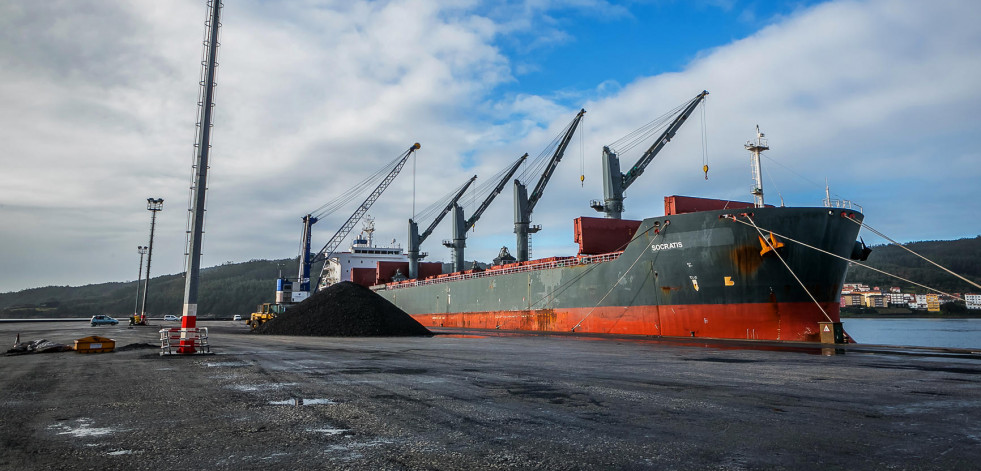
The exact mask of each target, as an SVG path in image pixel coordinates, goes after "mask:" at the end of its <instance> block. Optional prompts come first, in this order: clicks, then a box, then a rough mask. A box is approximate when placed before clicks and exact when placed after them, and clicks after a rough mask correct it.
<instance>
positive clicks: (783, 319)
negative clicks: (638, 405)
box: [412, 303, 840, 342]
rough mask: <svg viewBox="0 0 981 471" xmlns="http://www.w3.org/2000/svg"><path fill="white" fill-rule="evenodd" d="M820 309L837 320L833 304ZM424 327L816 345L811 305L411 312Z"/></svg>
mask: <svg viewBox="0 0 981 471" xmlns="http://www.w3.org/2000/svg"><path fill="white" fill-rule="evenodd" d="M821 307H822V308H823V309H824V310H825V312H827V313H828V316H830V317H831V320H832V321H833V322H839V320H840V319H839V308H840V306H839V305H838V304H837V303H824V304H822V305H821ZM412 317H413V318H415V320H417V321H419V323H421V324H422V325H424V326H426V327H458V328H470V329H501V330H527V331H534V332H579V333H593V334H618V335H655V336H667V337H701V338H718V339H752V340H783V341H791V342H819V341H820V332H819V330H818V327H819V326H818V322H826V321H828V318H827V317H825V315H824V313H822V312H821V310H820V309H818V307H817V305H816V304H814V303H760V304H695V305H668V306H633V307H597V308H571V309H541V310H526V311H484V312H456V313H445V314H413V315H412Z"/></svg>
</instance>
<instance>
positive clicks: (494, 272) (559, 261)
mask: <svg viewBox="0 0 981 471" xmlns="http://www.w3.org/2000/svg"><path fill="white" fill-rule="evenodd" d="M622 253H623V252H622V251H620V252H610V253H604V254H598V255H579V256H575V257H552V258H546V259H542V260H532V261H530V262H520V263H512V264H508V265H503V266H501V267H499V268H498V267H495V268H489V269H487V270H484V271H477V272H471V273H466V272H463V273H459V272H458V273H448V274H443V275H438V276H436V277H434V278H427V279H424V280H406V281H401V282H393V283H386V284H384V285H377V286H373V287H372V289H376V290H378V289H382V288H383V287H384V289H402V288H412V287H414V286H424V285H434V284H439V283H449V282H452V281H460V280H469V279H473V278H484V277H488V276H500V275H508V274H512V273H522V272H529V271H538V270H549V269H552V268H564V267H574V266H580V265H592V264H596V263H603V262H609V261H611V260H616V259H617V258H618V257H620V254H622Z"/></svg>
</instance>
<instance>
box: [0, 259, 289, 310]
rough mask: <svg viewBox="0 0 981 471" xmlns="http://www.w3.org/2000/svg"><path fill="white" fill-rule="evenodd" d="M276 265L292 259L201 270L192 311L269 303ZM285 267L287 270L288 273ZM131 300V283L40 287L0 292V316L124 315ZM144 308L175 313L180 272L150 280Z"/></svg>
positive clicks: (247, 307)
mask: <svg viewBox="0 0 981 471" xmlns="http://www.w3.org/2000/svg"><path fill="white" fill-rule="evenodd" d="M280 265H281V266H283V267H295V266H296V260H289V259H287V260H252V261H248V262H244V263H229V264H225V265H221V266H217V267H211V268H205V269H203V270H201V278H200V280H201V284H200V287H199V292H198V293H199V294H198V303H199V304H198V315H199V316H201V317H202V318H207V317H229V316H232V315H234V314H243V315H244V314H248V313H250V312H252V311H253V310H255V306H256V305H257V304H260V303H263V302H272V301H273V296H274V294H275V293H274V292H275V289H276V277H277V276H279V268H280ZM292 271H293V269H292V268H291V269H290V270H289V272H292ZM135 302H136V282H135V281H131V282H128V283H100V284H95V285H86V286H77V287H71V286H46V287H43V288H32V289H27V290H23V291H18V292H14V293H0V318H32V317H88V316H92V315H95V314H109V315H111V316H113V317H117V318H118V317H127V316H129V315H131V314H132V313H133V306H134V305H135ZM146 304H147V313H148V314H149V315H150V316H153V317H161V316H163V315H165V314H175V315H180V314H181V311H182V310H183V304H184V276H183V275H163V276H157V277H153V278H151V279H150V290H149V295H148V297H147V302H146Z"/></svg>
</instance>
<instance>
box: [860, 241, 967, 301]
mask: <svg viewBox="0 0 981 471" xmlns="http://www.w3.org/2000/svg"><path fill="white" fill-rule="evenodd" d="M905 246H906V247H908V248H909V249H910V250H912V251H914V252H916V253H918V254H920V255H923V256H924V257H926V258H928V259H930V260H932V261H934V262H936V263H938V264H940V265H941V266H943V267H946V268H948V269H950V270H952V271H953V272H954V273H957V274H959V275H961V276H963V277H965V278H967V279H969V280H972V281H974V282H975V283H978V284H981V236H978V237H975V238H973V239H958V240H932V241H923V242H911V243H909V244H906V245H905ZM865 263H866V264H868V265H870V266H872V267H874V268H877V269H879V270H883V271H885V272H888V273H891V274H894V275H898V276H901V277H903V278H906V279H907V280H911V281H914V282H916V283H920V284H922V285H926V286H929V287H931V288H935V289H939V290H942V291H945V292H948V293H978V292H981V289H978V288H975V287H973V286H971V285H970V284H968V283H966V282H964V281H962V280H960V279H958V278H957V277H955V276H953V275H951V274H949V273H947V272H945V271H943V270H941V269H939V268H937V267H936V266H934V265H932V264H930V263H929V262H927V261H925V260H923V259H921V258H919V257H917V256H916V255H913V254H911V253H909V252H908V251H906V250H904V249H902V248H900V247H896V246H895V245H879V246H873V247H872V254H871V255H870V256H869V259H868V261H867V262H865ZM847 281H848V282H849V283H864V284H867V285H869V286H880V287H883V288H885V287H887V286H899V287H901V288H902V289H903V291H904V292H914V293H925V292H927V291H926V290H924V289H923V288H919V287H916V286H914V285H912V284H909V283H906V282H903V281H900V280H897V279H895V278H893V277H890V276H886V275H884V274H881V273H877V272H875V271H872V270H869V269H866V268H864V267H860V266H857V265H852V267H851V268H849V269H848V276H847Z"/></svg>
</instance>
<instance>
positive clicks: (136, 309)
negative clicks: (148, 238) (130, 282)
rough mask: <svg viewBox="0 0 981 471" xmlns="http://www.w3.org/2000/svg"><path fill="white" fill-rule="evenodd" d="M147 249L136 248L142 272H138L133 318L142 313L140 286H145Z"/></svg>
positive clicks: (140, 246)
mask: <svg viewBox="0 0 981 471" xmlns="http://www.w3.org/2000/svg"><path fill="white" fill-rule="evenodd" d="M146 250H147V249H146V247H144V246H142V245H137V246H136V251H137V252H138V253H139V254H140V270H139V271H138V272H136V301H133V317H136V315H137V314H139V312H140V285H141V284H143V256H144V255H146Z"/></svg>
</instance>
